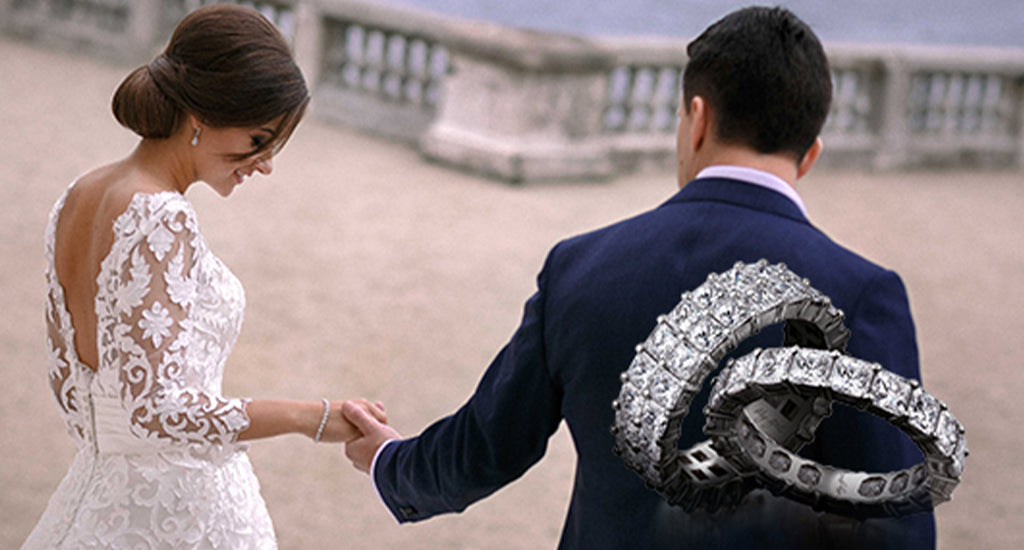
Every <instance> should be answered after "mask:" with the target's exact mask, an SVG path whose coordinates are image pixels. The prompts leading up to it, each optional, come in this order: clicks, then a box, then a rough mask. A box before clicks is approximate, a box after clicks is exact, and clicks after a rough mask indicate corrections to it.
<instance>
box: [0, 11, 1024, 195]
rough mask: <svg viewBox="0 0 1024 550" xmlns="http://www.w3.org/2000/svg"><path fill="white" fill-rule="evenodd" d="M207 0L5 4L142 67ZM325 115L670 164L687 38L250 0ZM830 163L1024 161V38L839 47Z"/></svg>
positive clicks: (7, 21) (615, 165)
mask: <svg viewBox="0 0 1024 550" xmlns="http://www.w3.org/2000/svg"><path fill="white" fill-rule="evenodd" d="M205 3H209V2H206V1H201V0H132V1H130V2H129V1H128V0H0V15H2V16H3V21H4V23H3V28H4V30H5V31H6V32H8V33H13V34H18V35H22V36H28V37H31V38H34V39H36V40H40V41H44V42H48V43H56V44H64V45H68V46H71V47H74V48H76V49H79V50H86V51H91V52H95V53H97V54H98V55H104V56H107V57H111V58H114V59H116V60H119V61H126V62H142V61H143V60H145V59H148V58H149V57H151V56H152V54H153V53H154V51H155V50H156V49H157V48H158V47H159V45H160V44H161V43H162V42H163V41H165V40H166V38H167V36H168V34H169V32H170V30H171V29H172V28H173V25H174V23H175V21H177V20H178V19H179V18H180V17H181V16H182V15H183V14H184V13H186V12H187V11H188V10H190V9H192V8H194V7H197V6H199V5H201V4H205ZM239 3H242V4H247V5H250V6H253V7H255V8H257V9H259V10H260V11H261V12H263V13H264V14H265V15H267V17H268V18H270V19H271V20H273V21H274V22H275V23H277V24H278V26H279V27H281V29H282V31H283V32H284V33H285V35H286V36H288V37H289V39H291V40H292V42H293V44H294V47H295V51H296V58H297V59H298V60H299V63H300V65H302V67H303V70H304V72H305V73H306V76H307V79H308V80H309V81H310V82H311V83H313V88H314V112H315V114H316V115H317V116H319V117H321V118H323V119H326V120H329V121H333V122H337V123H340V124H345V125H348V126H352V127H356V128H359V129H362V130H365V131H369V132H373V133H376V134H379V135H383V136H387V137H390V138H394V139H398V140H401V141H404V142H406V143H409V144H412V145H413V146H415V147H418V148H419V149H420V150H421V151H422V152H423V154H424V155H425V156H426V157H428V158H430V159H433V160H436V161H439V162H443V163H447V164H451V165H454V166H458V167H462V168H466V169H471V170H476V171H479V172H482V173H485V174H488V175H491V176H495V177H498V178H501V179H505V180H510V181H522V180H543V179H565V178H577V179H579V178H602V177H610V176H614V175H616V174H620V173H623V172H627V171H630V170H635V169H638V168H641V167H644V166H648V165H656V166H666V165H667V166H671V165H672V163H674V156H675V143H674V142H675V125H676V117H675V110H676V107H677V106H678V103H679V81H680V74H681V71H682V68H683V66H684V64H685V61H686V60H685V54H684V50H685V45H686V42H687V41H686V40H681V39H650V38H643V39H639V38H637V39H625V38H622V39H610V38H604V37H583V36H572V35H563V34H553V33H541V32H533V31H527V30H522V29H514V28H508V27H503V26H499V25H494V24H489V23H481V22H476V21H467V20H461V19H458V18H453V17H447V16H441V15H438V14H434V13H430V12H425V11H421V10H416V9H410V8H404V7H402V8H398V7H395V6H391V5H387V4H376V3H369V2H366V1H363V0H275V1H261V2H239ZM827 50H828V54H829V58H830V60H831V63H832V68H833V81H834V83H835V100H834V102H833V106H832V112H831V114H830V117H829V120H828V122H827V124H826V127H825V129H824V131H823V136H822V137H823V139H824V141H825V143H826V153H825V155H823V157H822V162H823V163H825V164H828V165H832V166H842V167H847V166H850V167H858V168H871V169H880V170H893V169H905V168H915V167H950V166H953V167H972V168H977V167H982V168H1006V169H1020V168H1022V167H1024V129H1022V125H1024V122H1022V121H1024V50H1021V49H990V48H947V47H914V46H904V45H899V46H895V45H894V46H883V45H854V44H828V45H827Z"/></svg>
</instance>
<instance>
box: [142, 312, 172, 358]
mask: <svg viewBox="0 0 1024 550" xmlns="http://www.w3.org/2000/svg"><path fill="white" fill-rule="evenodd" d="M172 323H173V321H171V316H170V313H169V312H168V311H167V308H165V307H164V306H162V305H160V302H156V303H154V304H153V307H151V308H149V309H148V310H146V311H143V312H142V319H140V320H139V328H141V329H142V337H143V338H149V339H150V340H152V341H153V347H154V348H158V347H160V343H161V342H163V339H164V338H167V337H169V336H170V335H171V324H172Z"/></svg>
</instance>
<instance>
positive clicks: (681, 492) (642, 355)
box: [612, 260, 850, 510]
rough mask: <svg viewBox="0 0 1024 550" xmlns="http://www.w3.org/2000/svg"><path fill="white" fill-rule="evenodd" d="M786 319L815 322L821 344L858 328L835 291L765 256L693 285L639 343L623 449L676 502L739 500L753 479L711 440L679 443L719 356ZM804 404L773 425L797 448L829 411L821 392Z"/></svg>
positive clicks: (626, 398)
mask: <svg viewBox="0 0 1024 550" xmlns="http://www.w3.org/2000/svg"><path fill="white" fill-rule="evenodd" d="M783 321H787V324H788V322H790V321H798V322H799V321H802V322H804V323H805V324H807V325H808V326H812V327H815V328H816V332H818V333H820V334H816V335H815V337H816V338H817V339H819V340H820V341H819V342H816V344H817V345H823V346H824V347H827V348H829V349H843V347H844V346H845V344H846V341H847V340H848V339H849V337H850V331H849V330H848V329H847V328H846V326H845V325H844V324H843V313H842V311H840V310H838V309H837V308H835V307H834V306H833V305H832V303H831V301H830V300H829V298H828V297H827V296H825V295H824V294H822V293H821V292H819V291H817V290H815V289H814V288H813V287H811V285H810V283H809V282H808V281H807V280H806V279H802V278H800V277H799V276H797V275H795V274H794V273H793V272H791V271H789V269H787V268H786V266H785V265H783V264H776V265H769V264H768V262H766V261H765V260H761V261H759V262H757V263H756V264H744V263H737V264H736V265H735V266H733V268H732V269H730V270H729V271H726V272H724V273H721V274H712V275H710V276H709V277H708V279H707V281H706V282H705V283H704V284H702V285H700V286H699V287H697V288H696V289H694V290H693V291H691V292H686V293H684V294H683V295H682V298H681V300H680V302H679V304H678V305H677V306H676V307H675V308H674V309H673V310H672V311H671V312H670V313H668V314H667V315H662V316H660V317H658V323H657V325H656V326H655V328H654V330H653V331H652V332H651V334H650V336H649V337H648V338H647V340H646V341H644V342H643V343H642V344H640V345H639V346H637V352H636V355H635V357H634V359H633V361H632V363H631V364H630V366H629V368H628V369H627V370H626V371H625V372H623V373H622V375H621V380H622V388H621V390H620V392H619V396H618V398H617V399H616V400H615V401H614V402H613V404H612V406H613V408H614V409H615V425H614V426H612V433H613V434H614V435H615V441H616V443H615V448H614V451H615V453H616V454H618V455H619V456H620V457H621V458H622V459H623V461H625V463H626V464H627V466H629V467H630V468H632V469H633V470H634V471H636V472H637V473H639V474H640V475H641V477H643V478H644V479H645V480H646V482H647V485H648V486H650V487H651V488H654V489H656V490H657V491H659V492H660V493H661V494H662V495H663V496H665V497H666V498H667V499H668V501H669V502H670V503H671V504H675V505H680V506H683V507H684V508H686V509H688V510H692V509H695V508H707V509H712V510H713V509H715V508H717V507H719V506H732V505H735V504H737V503H738V502H739V499H741V498H742V497H743V496H744V495H745V494H746V492H747V491H748V490H749V489H750V488H752V487H753V486H752V485H751V483H750V481H751V480H750V479H745V478H744V477H743V476H741V475H740V473H739V472H738V471H737V470H736V469H735V468H734V467H733V466H732V464H730V463H729V462H728V461H726V460H725V459H723V458H722V457H720V456H719V454H718V453H717V452H716V450H715V449H714V448H712V446H711V444H710V441H705V442H703V443H700V444H697V445H695V446H694V447H692V448H690V449H688V450H685V451H680V450H679V449H678V448H677V444H678V440H679V435H680V431H681V428H682V421H683V418H684V417H685V416H686V413H687V410H688V409H689V407H690V402H691V400H692V399H693V397H694V395H696V394H697V392H698V391H699V390H700V388H701V385H702V384H703V383H704V379H705V378H707V377H708V375H709V374H710V373H711V372H712V371H713V370H714V369H715V368H716V367H717V366H718V363H719V361H721V359H722V358H723V357H724V356H725V355H726V354H728V353H729V352H730V351H732V350H734V349H735V348H736V346H737V345H739V343H740V342H742V341H743V340H745V339H746V338H748V337H749V336H751V335H753V334H756V333H758V332H760V330H761V329H762V328H764V327H766V326H770V325H773V324H776V323H780V322H783ZM803 328H807V327H803ZM798 343H803V342H798ZM769 404H770V403H769ZM796 406H797V408H798V412H799V414H798V415H797V416H795V417H794V418H795V420H794V422H791V423H789V424H786V425H784V426H782V427H781V428H780V430H778V431H774V432H772V433H771V434H770V435H771V436H772V438H773V439H775V440H776V441H781V442H783V443H784V444H786V445H789V446H791V447H792V448H793V450H797V449H799V447H800V446H801V445H803V444H804V443H805V442H806V441H808V440H809V439H810V437H811V434H812V433H813V428H814V427H816V426H817V423H818V422H819V421H820V420H821V418H822V417H823V416H824V414H827V411H826V412H825V413H824V414H821V413H819V412H818V411H822V406H821V403H820V402H818V401H815V400H809V401H806V402H803V401H801V402H799V403H797V405H796ZM760 407H761V408H762V410H763V411H767V410H768V408H767V407H765V406H763V405H762V406H760ZM766 414H767V413H766ZM794 424H795V426H796V427H794ZM800 426H803V429H800ZM787 434H788V435H787Z"/></svg>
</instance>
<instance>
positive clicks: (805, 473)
mask: <svg viewBox="0 0 1024 550" xmlns="http://www.w3.org/2000/svg"><path fill="white" fill-rule="evenodd" d="M791 395H796V396H803V399H813V400H819V399H824V400H828V401H831V400H835V401H839V402H843V403H847V404H850V405H854V406H856V407H858V408H860V409H862V410H864V411H867V412H869V413H872V414H875V415H878V416H881V417H883V418H885V419H886V420H888V421H890V422H891V423H892V424H894V425H895V426H897V427H898V428H900V429H901V430H902V431H903V432H904V433H906V434H907V435H908V436H910V438H911V439H912V440H913V441H914V442H915V443H916V444H917V445H918V447H919V448H920V449H921V451H922V452H923V453H924V456H925V460H924V462H922V463H920V464H917V465H915V466H913V467H910V468H907V469H904V470H899V471H895V472H885V473H873V472H855V471H850V470H845V469H841V468H835V467H832V466H828V465H823V464H818V463H817V462H814V461H812V460H808V459H806V458H803V457H800V456H797V455H796V454H795V453H793V452H792V451H791V450H790V449H788V448H786V446H785V445H783V444H780V443H781V442H779V441H776V440H775V439H774V437H773V436H772V433H771V431H772V429H771V425H772V424H771V422H765V421H764V419H761V418H757V417H755V416H753V415H751V414H750V410H751V409H750V406H751V404H756V403H758V402H759V400H763V399H766V398H773V397H774V398H778V397H779V396H783V397H785V396H791ZM705 414H706V416H707V424H706V425H705V430H704V431H705V433H707V434H708V435H709V436H711V437H712V442H713V443H712V447H713V448H714V449H715V450H716V451H717V452H718V453H719V456H721V457H723V458H724V459H725V460H726V461H728V462H729V464H730V465H731V466H732V468H734V469H735V470H736V471H737V472H739V473H740V475H751V474H755V475H756V476H757V477H758V478H759V479H760V481H761V482H763V483H764V485H766V486H767V487H768V488H769V489H771V490H772V491H773V492H775V493H776V494H779V495H784V496H786V497H789V498H791V499H793V500H796V501H799V502H803V503H805V504H809V505H811V506H813V507H814V508H816V509H818V510H822V511H828V512H833V513H838V514H843V515H847V516H855V517H886V516H902V515H907V514H912V513H917V512H923V511H929V510H931V509H932V508H933V507H934V506H935V505H937V504H940V503H942V502H945V501H947V500H949V499H950V498H951V496H952V493H953V489H955V488H956V486H957V484H958V483H959V482H960V476H961V474H962V473H963V467H964V460H965V458H966V456H967V452H968V451H967V446H966V441H965V439H964V429H963V426H961V424H960V422H959V421H957V419H956V418H955V417H954V416H953V415H952V414H951V413H950V412H949V410H948V409H947V407H946V405H945V404H944V403H942V402H941V401H939V400H938V399H936V398H935V397H933V396H932V395H931V394H929V393H928V392H926V391H924V389H922V388H921V387H920V385H919V384H918V383H917V381H916V380H908V379H906V378H903V377H901V376H899V375H897V374H895V373H892V372H890V371H888V370H885V369H883V368H882V367H881V366H880V365H878V364H874V363H869V362H867V361H863V360H861V359H857V358H854V357H850V356H848V355H843V354H841V353H839V352H836V351H831V352H830V351H823V350H816V349H808V348H800V347H790V348H771V349H766V350H757V351H755V352H753V353H751V354H748V355H746V356H743V357H741V358H739V359H737V360H735V361H730V362H729V364H728V365H727V366H726V368H724V369H723V370H722V373H721V374H720V375H719V376H718V377H717V378H716V380H715V382H714V384H713V389H712V396H711V399H710V400H709V402H708V407H707V408H706V409H705Z"/></svg>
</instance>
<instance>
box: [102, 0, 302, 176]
mask: <svg viewBox="0 0 1024 550" xmlns="http://www.w3.org/2000/svg"><path fill="white" fill-rule="evenodd" d="M308 103H309V92H308V91H307V89H306V83H305V80H304V79H303V78H302V73H301V71H299V68H298V66H297V65H296V63H295V60H294V58H293V57H292V54H291V49H290V47H289V45H288V42H287V40H285V38H284V36H282V35H281V32H280V31H278V29H277V27H275V26H274V24H273V23H271V22H270V21H268V20H267V19H266V18H265V17H263V15H261V14H260V13H259V12H257V11H256V10H253V9H251V8H245V7H241V6H237V5H232V4H213V5H209V6H204V7H201V8H199V9H197V10H195V11H193V12H192V13H190V14H188V15H187V16H185V18H184V19H182V20H181V22H180V23H179V24H178V26H177V28H175V29H174V33H173V34H172V35H171V39H170V42H168V44H167V47H166V49H164V52H163V53H162V54H160V55H159V56H157V57H156V59H154V60H153V62H152V63H150V64H149V65H144V66H142V67H139V68H138V69H135V71H133V72H132V73H131V74H129V75H128V76H127V77H126V78H125V79H124V80H123V81H122V82H121V85H120V86H118V88H117V91H116V92H114V99H113V102H112V105H111V107H112V108H113V111H114V117H115V118H117V121H118V122H119V123H121V125H122V126H125V127H126V128H129V129H130V130H132V131H134V132H135V133H137V134H139V135H140V136H142V137H144V138H166V137H169V136H170V135H171V134H173V133H174V131H175V130H176V129H177V128H178V125H179V124H181V122H182V120H183V119H184V117H185V115H186V114H187V113H192V114H194V115H195V116H196V117H198V118H199V120H200V121H201V122H203V123H204V124H208V125H210V126H214V127H251V126H260V125H263V124H266V123H268V122H270V121H273V120H274V119H276V118H278V117H282V116H283V119H282V122H281V123H280V125H279V127H278V128H277V129H276V131H275V135H274V138H273V139H271V140H268V141H267V142H266V143H262V144H261V145H260V146H259V147H258V148H257V149H255V150H253V151H252V152H250V153H247V154H245V155H244V156H243V158H245V157H248V156H252V155H255V154H259V153H262V152H263V151H266V150H268V149H271V148H273V149H274V150H275V151H276V150H279V149H280V148H281V147H282V146H283V145H284V143H285V141H287V139H288V137H289V136H290V135H291V133H292V131H293V130H294V129H295V126H296V125H298V123H299V119H301V118H302V115H303V113H304V112H305V109H306V105H307V104H308Z"/></svg>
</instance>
